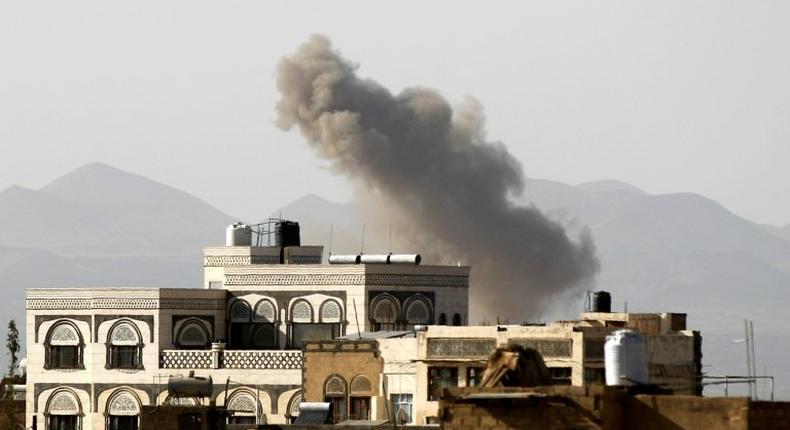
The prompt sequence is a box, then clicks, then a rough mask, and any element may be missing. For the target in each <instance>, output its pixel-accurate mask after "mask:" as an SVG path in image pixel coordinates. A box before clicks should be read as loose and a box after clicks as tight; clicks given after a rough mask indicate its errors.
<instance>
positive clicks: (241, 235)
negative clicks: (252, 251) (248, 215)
mask: <svg viewBox="0 0 790 430" xmlns="http://www.w3.org/2000/svg"><path fill="white" fill-rule="evenodd" d="M251 245H252V229H251V228H250V227H249V226H248V225H245V224H243V223H240V222H235V223H233V224H231V225H229V226H228V228H227V229H225V246H251Z"/></svg>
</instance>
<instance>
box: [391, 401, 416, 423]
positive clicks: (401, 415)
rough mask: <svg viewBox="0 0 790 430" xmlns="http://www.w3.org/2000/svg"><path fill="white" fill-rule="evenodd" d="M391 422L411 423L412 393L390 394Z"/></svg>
mask: <svg viewBox="0 0 790 430" xmlns="http://www.w3.org/2000/svg"><path fill="white" fill-rule="evenodd" d="M390 402H391V403H392V422H393V423H395V424H398V425H403V424H411V423H412V408H413V405H412V395H411V394H391V395H390Z"/></svg>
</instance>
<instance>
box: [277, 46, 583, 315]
mask: <svg viewBox="0 0 790 430" xmlns="http://www.w3.org/2000/svg"><path fill="white" fill-rule="evenodd" d="M414 67H418V66H417V65H414ZM356 68H357V66H356V65H355V64H353V63H351V62H349V61H348V60H346V59H345V58H343V57H342V56H341V55H340V53H339V52H337V51H335V50H333V49H332V46H331V43H330V41H329V40H328V39H327V38H325V37H322V36H313V37H312V38H311V39H310V40H308V41H307V42H305V43H304V44H303V45H302V46H300V47H299V49H298V50H297V51H296V53H295V54H293V55H291V56H289V57H285V58H283V59H282V61H281V62H280V64H279V66H278V69H277V86H278V88H279V90H280V93H281V99H280V100H279V102H278V104H277V113H278V125H279V126H280V127H281V128H282V129H284V130H289V129H291V128H293V127H294V126H296V127H298V128H299V130H300V131H301V133H302V135H303V136H304V137H305V138H306V140H307V141H308V142H309V144H310V145H311V146H312V147H313V148H314V149H315V150H316V152H317V153H318V154H319V155H320V156H322V157H324V158H326V159H328V160H330V161H331V164H332V167H333V168H334V169H335V171H337V172H340V173H342V174H343V175H346V176H347V177H349V178H351V179H352V180H353V181H354V183H355V184H356V185H357V186H358V188H362V189H364V190H366V192H367V193H368V197H367V199H366V201H368V202H370V201H375V202H378V204H379V205H380V206H381V207H380V208H379V209H383V210H386V211H388V213H392V214H396V216H397V217H398V219H399V220H400V221H402V222H403V225H408V226H410V227H411V228H412V232H413V235H412V236H411V238H412V239H413V240H414V241H416V242H412V243H414V244H415V245H418V246H429V247H431V249H441V250H442V252H446V253H447V254H448V255H449V256H452V258H453V259H456V258H459V257H461V258H463V259H464V262H465V263H468V264H470V265H471V266H472V280H473V283H474V287H473V288H472V290H471V292H472V294H471V296H472V300H471V304H472V306H473V307H474V306H477V307H478V309H477V313H478V314H480V313H483V312H485V313H486V314H487V315H488V316H489V318H491V317H493V316H494V315H500V316H505V315H507V316H509V318H511V319H512V320H513V322H516V321H517V319H519V318H521V319H524V318H530V317H533V318H534V317H535V316H536V315H537V314H538V312H540V307H541V306H544V305H547V300H548V299H550V298H552V297H553V296H556V295H557V294H559V293H562V292H565V291H568V289H571V288H574V287H575V286H579V285H580V284H582V283H584V282H586V281H589V280H590V279H591V278H592V277H593V276H594V275H595V273H596V272H597V270H598V260H597V258H596V256H595V246H594V244H593V242H592V239H591V237H590V236H589V234H587V233H583V234H582V235H581V237H580V238H579V240H578V241H577V242H574V241H573V240H571V239H570V238H569V237H568V235H567V234H566V232H565V230H564V229H563V227H562V226H561V225H560V224H558V223H556V222H554V221H552V220H550V219H548V218H547V217H546V216H544V215H543V214H542V213H541V212H540V211H539V210H538V209H536V208H534V207H529V206H518V205H514V204H513V203H512V199H511V198H512V197H513V196H518V195H520V194H521V193H522V191H523V187H524V173H523V171H522V168H521V165H520V163H519V162H518V161H517V160H516V159H515V158H514V157H513V156H512V155H511V154H510V153H509V152H508V151H507V148H506V147H505V146H504V145H503V144H502V143H500V142H490V141H487V140H486V136H485V124H484V122H485V118H484V115H483V109H482V106H480V104H479V103H478V102H476V101H475V100H473V99H467V100H465V101H464V102H463V103H461V104H459V105H457V106H455V107H453V106H451V105H450V104H449V103H448V101H447V100H445V99H444V98H443V97H442V96H441V95H440V94H439V93H438V92H437V91H436V90H433V89H430V88H422V87H413V88H407V89H405V90H403V91H402V92H401V93H400V94H392V93H391V92H390V91H389V90H387V88H385V87H383V86H382V85H380V84H379V83H377V82H375V81H373V80H370V79H363V78H360V77H359V76H357V74H356ZM370 196H373V197H370Z"/></svg>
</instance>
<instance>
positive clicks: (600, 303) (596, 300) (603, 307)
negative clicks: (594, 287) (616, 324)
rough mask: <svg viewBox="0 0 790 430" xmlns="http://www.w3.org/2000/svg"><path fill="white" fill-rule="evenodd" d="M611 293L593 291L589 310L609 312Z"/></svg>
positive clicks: (610, 308)
mask: <svg viewBox="0 0 790 430" xmlns="http://www.w3.org/2000/svg"><path fill="white" fill-rule="evenodd" d="M611 311H612V295H611V294H609V293H608V292H606V291H593V292H592V296H591V297H590V312H607V313H608V312H611Z"/></svg>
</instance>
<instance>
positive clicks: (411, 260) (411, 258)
mask: <svg viewBox="0 0 790 430" xmlns="http://www.w3.org/2000/svg"><path fill="white" fill-rule="evenodd" d="M389 257H390V258H389V264H414V265H419V264H420V261H422V257H420V254H390V256H389Z"/></svg>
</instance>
